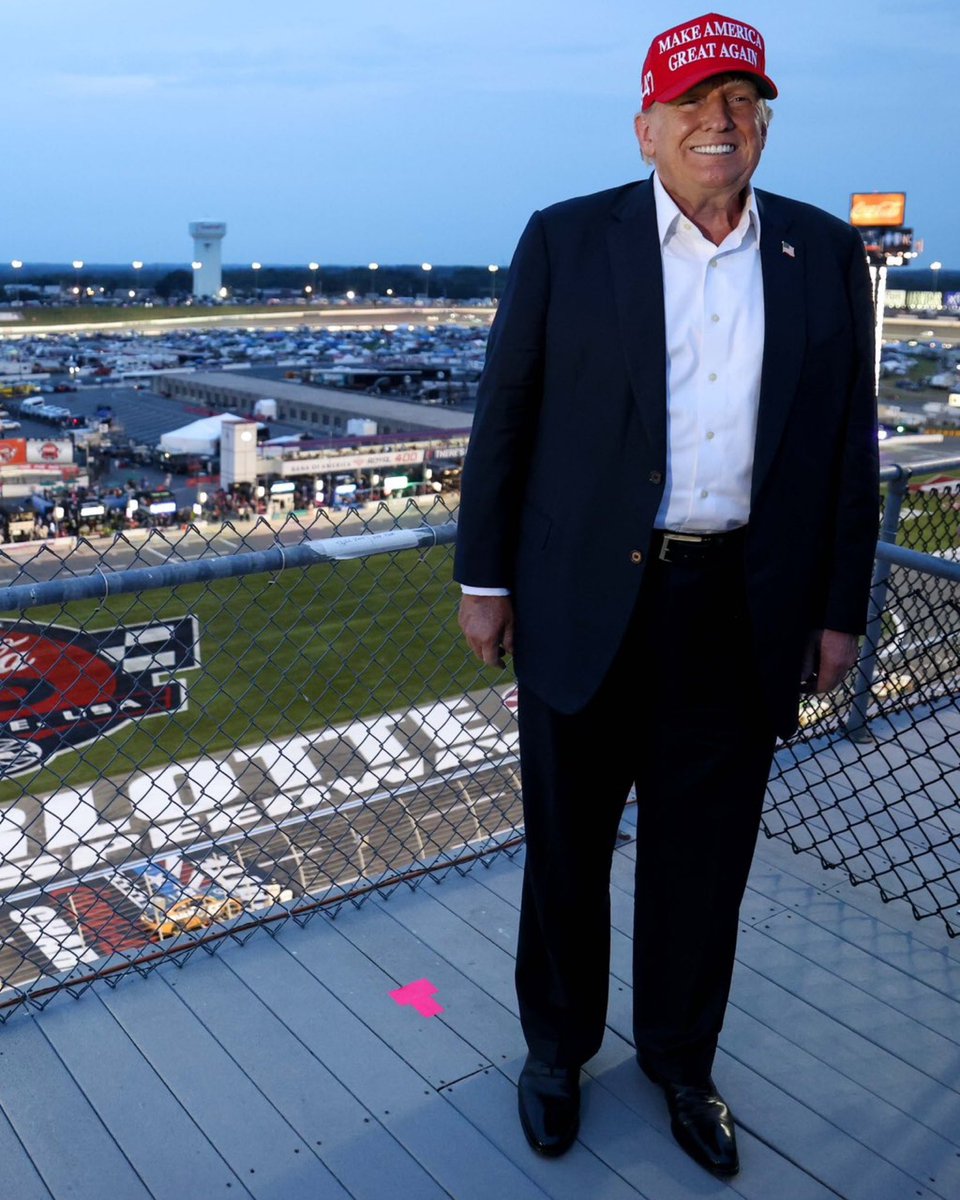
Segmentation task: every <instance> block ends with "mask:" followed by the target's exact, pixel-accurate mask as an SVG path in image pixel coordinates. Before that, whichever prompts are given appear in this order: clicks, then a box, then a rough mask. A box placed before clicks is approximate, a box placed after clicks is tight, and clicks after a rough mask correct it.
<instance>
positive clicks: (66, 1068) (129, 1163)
mask: <svg viewBox="0 0 960 1200" xmlns="http://www.w3.org/2000/svg"><path fill="white" fill-rule="evenodd" d="M97 1003H98V1004H99V1003H100V998H99V996H98V997H97ZM35 1024H36V1027H37V1029H38V1030H39V1033H40V1036H41V1037H42V1038H43V1040H44V1041H45V1042H46V1043H47V1046H48V1047H49V1048H50V1051H51V1053H52V1054H53V1056H54V1057H55V1058H56V1060H57V1062H58V1063H59V1064H60V1070H61V1071H63V1073H64V1074H65V1075H66V1076H67V1077H68V1078H69V1079H70V1080H71V1081H72V1082H73V1085H74V1087H75V1088H76V1089H77V1092H78V1093H79V1094H80V1095H81V1096H82V1097H83V1099H84V1101H85V1103H86V1105H87V1107H88V1108H89V1109H90V1111H91V1113H93V1115H94V1117H95V1118H96V1120H97V1122H98V1124H99V1125H100V1128H101V1129H102V1130H103V1131H104V1133H105V1134H106V1135H107V1137H108V1138H109V1139H110V1141H112V1142H113V1144H114V1146H115V1147H116V1150H117V1153H118V1154H119V1155H120V1157H121V1158H122V1159H123V1161H124V1162H125V1163H126V1164H127V1166H128V1167H129V1169H130V1173H131V1174H132V1175H134V1176H135V1177H136V1178H137V1179H138V1180H139V1181H140V1184H141V1186H142V1187H143V1190H144V1192H145V1193H146V1194H147V1195H148V1196H152V1197H153V1198H154V1200H157V1197H156V1193H155V1192H154V1191H152V1190H151V1188H150V1187H149V1186H148V1185H147V1181H146V1180H145V1179H144V1178H143V1176H142V1175H141V1173H140V1171H139V1170H138V1169H137V1167H136V1166H135V1165H134V1163H133V1162H132V1160H131V1159H130V1156H129V1155H128V1154H127V1152H126V1150H125V1149H124V1148H123V1146H121V1145H120V1143H119V1142H118V1141H117V1139H116V1137H115V1136H114V1134H113V1130H112V1129H111V1128H110V1127H109V1125H107V1123H106V1122H105V1121H104V1119H103V1117H101V1116H100V1111H99V1109H98V1108H97V1106H96V1105H95V1104H94V1103H93V1101H92V1100H91V1099H90V1097H89V1096H88V1095H87V1093H86V1091H85V1090H84V1088H83V1087H82V1086H81V1084H80V1081H79V1080H78V1079H77V1078H76V1076H75V1075H74V1073H73V1071H71V1069H70V1067H69V1066H68V1065H67V1064H66V1063H65V1062H64V1060H63V1058H62V1057H61V1055H60V1052H59V1050H58V1049H57V1047H56V1046H55V1045H54V1044H53V1042H52V1041H51V1040H50V1038H49V1036H48V1035H47V1032H46V1030H45V1029H44V1028H43V1022H42V1021H36V1022H35ZM30 1161H31V1162H33V1159H32V1158H31V1160H30ZM34 1166H35V1167H37V1164H36V1163H34ZM37 1169H38V1171H39V1167H37ZM42 1178H43V1176H42V1175H41V1179H42ZM44 1186H46V1180H45V1179H44ZM47 1190H48V1191H49V1190H50V1189H49V1188H48V1189H47Z"/></svg>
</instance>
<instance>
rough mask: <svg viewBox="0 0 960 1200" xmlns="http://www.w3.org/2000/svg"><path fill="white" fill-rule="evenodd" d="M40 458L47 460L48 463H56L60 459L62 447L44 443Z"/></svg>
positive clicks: (54, 443)
mask: <svg viewBox="0 0 960 1200" xmlns="http://www.w3.org/2000/svg"><path fill="white" fill-rule="evenodd" d="M40 457H41V458H44V459H46V460H47V462H56V460H57V459H58V458H59V457H60V447H59V446H58V445H57V443H56V442H44V443H43V445H42V446H41V447H40Z"/></svg>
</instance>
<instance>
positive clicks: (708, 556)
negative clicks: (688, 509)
mask: <svg viewBox="0 0 960 1200" xmlns="http://www.w3.org/2000/svg"><path fill="white" fill-rule="evenodd" d="M745 534H746V526H745V525H741V526H740V527H739V528H738V529H728V530H726V531H725V532H723V533H674V532H673V531H672V530H669V529H655V530H654V531H653V541H652V543H651V546H650V551H651V554H654V555H656V557H657V558H658V559H659V560H660V561H661V562H665V563H690V564H703V565H707V564H708V563H711V562H716V561H718V560H719V559H720V558H722V557H724V556H725V555H727V554H729V553H730V552H731V551H733V550H736V549H738V548H739V547H740V546H741V545H742V544H743V539H744V535H745Z"/></svg>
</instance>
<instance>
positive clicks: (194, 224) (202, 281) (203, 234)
mask: <svg viewBox="0 0 960 1200" xmlns="http://www.w3.org/2000/svg"><path fill="white" fill-rule="evenodd" d="M226 232H227V226H226V222H224V221H191V222H190V236H191V237H192V238H193V294H194V296H196V297H197V298H198V299H199V298H201V297H207V298H215V297H217V296H219V295H220V288H221V287H222V286H223V275H222V271H221V267H220V243H221V242H222V241H223V238H224V235H225V234H226Z"/></svg>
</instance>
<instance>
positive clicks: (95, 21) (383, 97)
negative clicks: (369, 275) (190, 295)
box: [0, 0, 960, 286]
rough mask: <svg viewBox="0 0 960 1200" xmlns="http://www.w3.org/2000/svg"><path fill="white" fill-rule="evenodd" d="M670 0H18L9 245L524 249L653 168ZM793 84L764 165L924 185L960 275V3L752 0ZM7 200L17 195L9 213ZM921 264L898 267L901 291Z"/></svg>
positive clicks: (3, 231) (162, 255) (775, 57)
mask: <svg viewBox="0 0 960 1200" xmlns="http://www.w3.org/2000/svg"><path fill="white" fill-rule="evenodd" d="M698 15H700V10H699V9H696V8H691V7H689V6H687V7H683V6H680V5H678V4H677V3H675V2H669V3H667V2H661V0H648V2H646V3H637V2H636V0H629V2H628V0H597V2H596V3H595V4H593V5H588V4H586V3H585V2H584V0H549V2H548V0H482V2H480V3H475V4H467V3H463V2H462V0H460V2H457V0H442V2H440V0H405V3H397V2H396V0H389V2H388V0H354V2H353V3H335V2H332V0H280V2H278V3H276V4H273V5H269V4H264V3H263V0H257V2H256V3H254V2H253V0H206V2H204V3H196V2H194V3H191V4H187V3H184V2H183V0H167V2H166V3H164V4H163V5H159V4H149V5H148V4H139V3H130V2H129V0H84V2H83V3H78V2H77V0H39V2H36V3H33V4H25V3H17V2H15V0H0V37H2V44H3V47H4V54H3V64H4V65H3V81H4V87H3V99H2V105H3V165H4V178H5V181H6V186H5V187H4V189H3V199H2V202H0V203H2V209H0V212H2V220H0V259H5V260H6V261H9V260H10V259H12V258H19V259H23V260H25V261H26V262H37V261H47V262H50V261H65V260H70V259H73V258H83V259H85V260H86V261H88V262H124V261H128V260H131V259H134V258H137V259H143V260H145V261H148V262H155V261H165V262H179V261H182V262H184V263H186V262H188V261H189V259H190V257H191V243H190V240H189V238H188V236H187V224H188V222H189V221H191V220H195V219H198V218H204V217H209V218H215V219H220V220H224V221H226V222H227V237H226V239H225V241H224V245H223V259H224V261H225V262H228V263H241V262H248V261H250V260H252V259H259V260H261V261H262V262H264V263H268V264H269V263H298V262H307V261H309V260H310V259H317V260H318V261H320V262H321V263H331V264H333V263H366V262H368V261H369V260H378V261H380V262H384V263H400V262H407V263H409V262H421V261H423V260H429V261H432V262H434V263H438V264H441V263H476V264H485V263H492V262H497V263H506V262H508V261H509V258H510V255H511V253H512V250H513V246H514V243H515V241H516V239H517V236H518V235H519V233H520V230H521V229H522V227H523V225H524V223H525V222H526V219H527V217H528V216H529V214H530V212H531V211H532V210H533V209H535V208H538V207H543V206H544V205H546V204H550V203H552V202H553V201H555V200H561V199H564V198H566V197H568V196H573V195H578V194H581V193H584V192H591V191H596V190H599V189H601V188H605V187H611V186H614V185H616V184H619V183H623V182H625V181H627V180H630V179H634V178H640V177H642V176H643V175H645V174H646V173H647V168H645V167H644V166H643V164H642V162H641V161H640V157H639V153H638V151H637V148H636V143H635V141H634V137H633V129H632V121H633V114H634V112H635V111H636V109H637V107H638V105H639V88H640V68H641V64H642V61H643V57H644V53H645V51H646V48H647V45H648V44H649V42H650V39H651V38H652V37H653V35H655V34H657V33H659V32H661V31H662V30H664V29H666V28H667V27H669V26H671V25H674V24H676V23H678V22H680V21H683V20H687V19H690V18H693V17H696V16H698ZM724 15H726V16H730V17H733V18H737V19H743V20H746V21H750V22H752V23H753V24H755V25H756V26H757V27H758V28H759V30H760V32H761V33H762V34H763V35H764V37H765V39H766V42H767V70H768V73H769V74H770V75H771V77H772V78H773V79H774V81H775V82H776V83H777V85H778V87H779V88H780V98H779V99H778V100H777V101H775V102H774V110H775V120H774V122H773V125H772V128H771V132H770V140H769V143H768V147H767V150H766V152H765V154H764V158H763V160H762V162H761V164H760V167H759V169H758V171H757V174H756V176H755V180H756V182H757V183H758V184H759V185H760V186H761V187H766V188H768V189H769V190H771V191H775V192H782V193H784V194H786V195H789V196H794V197H797V198H799V199H803V200H808V201H810V202H812V203H814V204H818V205H820V206H821V207H823V208H825V209H827V210H829V211H830V212H833V213H836V214H837V215H839V216H843V217H846V215H847V212H848V206H849V193H850V192H851V191H888V190H889V191H906V193H907V224H908V226H911V227H913V228H914V229H915V231H916V235H917V236H918V237H922V238H923V239H924V241H925V251H924V253H923V254H922V255H921V257H920V258H919V260H918V264H919V265H926V264H928V263H929V262H930V261H931V260H933V259H939V260H941V261H942V262H943V263H944V265H945V266H947V267H956V268H960V222H958V220H957V216H956V197H957V195H958V194H960V153H958V149H957V139H956V137H955V130H956V128H957V122H958V104H957V94H956V80H957V53H958V51H957V47H958V44H960V3H958V0H873V2H869V0H846V2H841V0H802V2H795V3H791V4H783V3H778V4H776V5H772V4H763V3H757V2H746V3H740V2H738V3H737V4H736V5H735V7H733V8H732V9H725V10H724ZM3 210H5V211H3ZM895 274H896V273H895V272H894V273H893V277H892V278H891V284H892V285H893V286H896V285H895V283H894V279H895Z"/></svg>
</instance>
